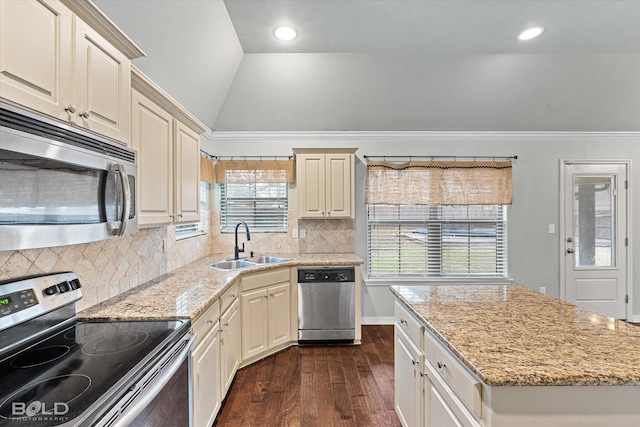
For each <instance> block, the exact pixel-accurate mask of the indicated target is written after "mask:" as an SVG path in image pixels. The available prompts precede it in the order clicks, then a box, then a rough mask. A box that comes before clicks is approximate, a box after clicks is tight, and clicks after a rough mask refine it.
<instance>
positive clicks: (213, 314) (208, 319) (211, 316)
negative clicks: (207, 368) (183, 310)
mask: <svg viewBox="0 0 640 427" xmlns="http://www.w3.org/2000/svg"><path fill="white" fill-rule="evenodd" d="M219 318H220V300H218V301H216V302H214V303H213V305H212V306H211V307H209V308H207V309H206V310H205V312H204V313H203V314H201V315H200V316H198V318H197V319H196V320H194V321H193V326H192V330H193V332H195V333H196V334H197V336H196V341H195V343H194V347H196V346H198V345H199V344H200V342H201V341H202V340H203V339H204V337H205V336H207V334H208V333H209V332H210V331H211V328H213V326H215V324H216V323H217V322H218V319H219Z"/></svg>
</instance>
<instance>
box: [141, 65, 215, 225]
mask: <svg viewBox="0 0 640 427" xmlns="http://www.w3.org/2000/svg"><path fill="white" fill-rule="evenodd" d="M132 77H133V85H134V90H133V91H132V94H131V101H132V106H131V111H132V119H131V142H132V147H133V148H134V149H135V150H137V151H138V193H139V197H138V200H139V206H138V224H139V225H140V226H141V227H153V226H159V225H167V224H171V223H176V224H177V223H183V222H194V221H199V220H200V134H199V132H204V130H205V126H204V125H200V124H198V123H197V122H191V121H189V125H187V124H186V123H187V121H188V120H189V119H190V118H189V116H188V115H187V114H186V113H185V112H184V111H183V110H182V109H181V107H180V106H179V105H178V104H176V103H175V101H173V100H172V99H171V98H170V97H169V96H168V95H166V94H165V93H164V92H162V90H161V89H160V88H158V87H157V86H155V85H154V84H153V82H151V81H150V80H149V79H148V78H147V77H146V76H144V75H143V74H142V73H141V72H140V71H138V70H137V69H135V68H134V70H133V73H132ZM177 115H179V116H180V118H181V119H180V120H179V119H178V118H177V117H176V116H177ZM191 119H192V118H191ZM193 120H195V119H193Z"/></svg>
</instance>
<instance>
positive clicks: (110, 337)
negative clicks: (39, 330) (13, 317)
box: [0, 321, 188, 426]
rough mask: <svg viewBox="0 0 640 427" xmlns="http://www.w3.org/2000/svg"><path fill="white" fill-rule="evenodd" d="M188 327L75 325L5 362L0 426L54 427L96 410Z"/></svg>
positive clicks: (1, 370) (0, 389) (175, 323)
mask: <svg viewBox="0 0 640 427" xmlns="http://www.w3.org/2000/svg"><path fill="white" fill-rule="evenodd" d="M186 328H188V323H185V322H180V321H149V322H144V321H142V322H77V323H75V324H74V325H73V326H70V327H68V328H66V329H63V330H61V331H59V332H58V333H56V334H55V335H53V336H51V337H49V338H46V339H43V340H41V341H40V342H38V343H37V344H34V345H32V346H30V347H28V348H26V349H24V350H22V351H20V352H19V353H17V354H15V355H13V356H11V357H10V358H7V359H5V360H2V361H1V362H0V425H12V424H15V425H22V426H25V425H29V426H44V425H47V426H56V425H60V424H64V423H66V422H69V421H71V420H74V419H75V418H77V417H80V416H81V415H82V414H83V413H84V412H85V411H86V410H87V409H89V408H91V409H92V411H93V409H94V407H96V406H98V405H100V403H101V402H102V401H103V400H104V399H103V396H111V395H112V394H113V393H115V392H116V391H117V390H120V389H122V388H123V387H125V386H126V384H125V382H127V383H128V382H131V381H132V380H135V379H137V376H136V374H135V373H137V372H140V369H141V367H144V366H145V365H146V364H147V363H148V361H149V360H150V359H152V358H153V356H154V355H155V354H157V353H158V352H161V351H162V350H163V349H164V348H166V347H167V346H168V345H170V344H172V343H173V342H174V341H175V340H177V339H179V338H180V337H181V336H182V335H183V334H182V333H180V332H181V331H182V330H186ZM83 417H84V415H82V417H81V418H80V419H79V420H78V421H81V420H82V418H83ZM25 422H27V423H26V424H25Z"/></svg>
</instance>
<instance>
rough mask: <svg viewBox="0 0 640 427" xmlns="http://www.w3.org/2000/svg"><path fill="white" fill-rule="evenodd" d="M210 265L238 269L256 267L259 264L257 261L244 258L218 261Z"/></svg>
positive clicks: (219, 268) (224, 268)
mask: <svg viewBox="0 0 640 427" xmlns="http://www.w3.org/2000/svg"><path fill="white" fill-rule="evenodd" d="M210 265H211V267H213V268H217V269H218V270H237V269H238V268H247V267H255V266H256V265H257V264H256V263H255V262H249V261H246V260H244V259H232V260H224V261H216V262H214V263H212V264H210Z"/></svg>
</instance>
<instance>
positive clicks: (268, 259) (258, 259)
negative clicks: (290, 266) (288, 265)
mask: <svg viewBox="0 0 640 427" xmlns="http://www.w3.org/2000/svg"><path fill="white" fill-rule="evenodd" d="M247 260H248V261H251V262H253V263H256V264H273V263H274V262H284V261H291V258H281V257H278V256H270V255H262V256H255V257H252V258H247Z"/></svg>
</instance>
